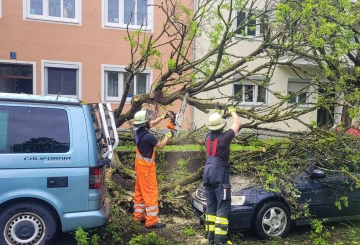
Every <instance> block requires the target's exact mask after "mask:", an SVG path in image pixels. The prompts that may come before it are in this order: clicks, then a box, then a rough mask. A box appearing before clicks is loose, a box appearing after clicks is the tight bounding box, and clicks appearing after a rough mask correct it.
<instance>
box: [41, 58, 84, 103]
mask: <svg viewBox="0 0 360 245" xmlns="http://www.w3.org/2000/svg"><path fill="white" fill-rule="evenodd" d="M43 68H44V70H43V71H44V72H43V74H44V92H43V94H45V95H62V96H69V97H77V98H80V97H81V96H80V80H81V79H80V74H81V72H80V64H79V63H57V62H49V61H46V62H44V65H43Z"/></svg>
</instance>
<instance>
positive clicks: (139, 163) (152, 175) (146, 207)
mask: <svg viewBox="0 0 360 245" xmlns="http://www.w3.org/2000/svg"><path fill="white" fill-rule="evenodd" d="M135 172H136V180H135V191H134V192H135V193H134V221H145V226H146V227H149V226H153V225H155V224H157V223H158V213H159V206H158V194H159V193H158V185H157V180H156V167H155V149H153V154H152V156H151V158H145V157H143V156H142V155H141V154H140V152H139V149H138V148H137V147H136V157H135Z"/></svg>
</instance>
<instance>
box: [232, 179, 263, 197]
mask: <svg viewBox="0 0 360 245" xmlns="http://www.w3.org/2000/svg"><path fill="white" fill-rule="evenodd" d="M258 184H259V183H258V182H257V181H256V179H255V178H254V177H253V176H248V175H240V174H237V175H230V185H231V191H232V192H233V193H234V192H238V191H241V190H243V189H248V188H251V187H255V186H257V185H258Z"/></svg>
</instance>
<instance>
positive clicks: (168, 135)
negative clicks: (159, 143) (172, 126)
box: [165, 131, 174, 139]
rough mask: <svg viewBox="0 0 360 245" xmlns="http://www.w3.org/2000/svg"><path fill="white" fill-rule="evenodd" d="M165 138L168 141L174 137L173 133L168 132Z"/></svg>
mask: <svg viewBox="0 0 360 245" xmlns="http://www.w3.org/2000/svg"><path fill="white" fill-rule="evenodd" d="M165 136H167V137H168V138H169V139H171V138H172V137H173V136H174V133H173V131H170V132H167V133H166V134H165Z"/></svg>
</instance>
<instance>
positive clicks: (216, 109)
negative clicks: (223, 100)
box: [215, 102, 222, 113]
mask: <svg viewBox="0 0 360 245" xmlns="http://www.w3.org/2000/svg"><path fill="white" fill-rule="evenodd" d="M221 110H222V107H221V105H219V102H216V103H215V112H217V113H220V112H221Z"/></svg>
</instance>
